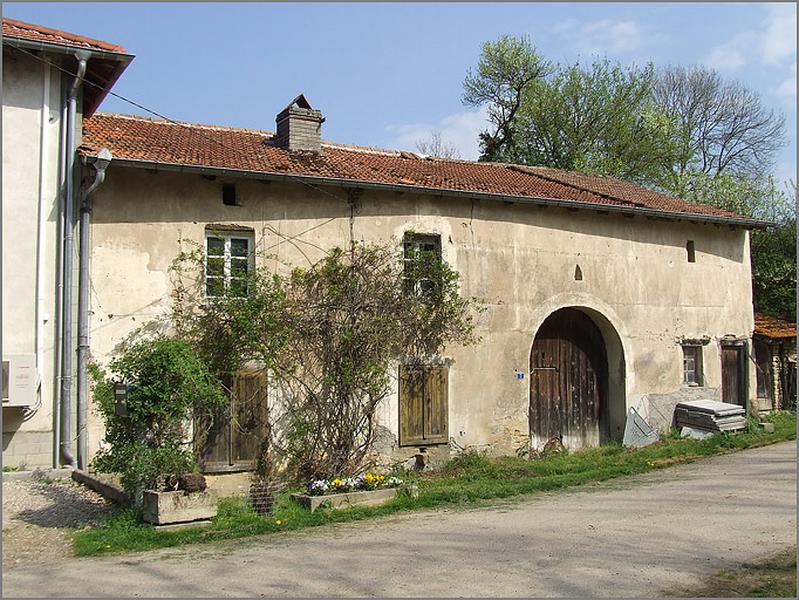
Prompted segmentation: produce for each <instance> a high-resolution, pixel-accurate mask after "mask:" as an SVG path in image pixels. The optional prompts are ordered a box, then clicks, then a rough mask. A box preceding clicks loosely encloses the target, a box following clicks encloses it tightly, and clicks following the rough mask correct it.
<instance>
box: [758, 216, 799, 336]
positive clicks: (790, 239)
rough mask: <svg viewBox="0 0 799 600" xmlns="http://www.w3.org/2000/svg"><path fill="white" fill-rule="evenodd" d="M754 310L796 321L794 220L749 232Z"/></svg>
mask: <svg viewBox="0 0 799 600" xmlns="http://www.w3.org/2000/svg"><path fill="white" fill-rule="evenodd" d="M752 279H753V286H754V297H755V309H756V310H757V311H759V312H762V313H765V314H768V315H773V316H775V317H782V318H784V319H788V320H790V321H793V322H796V219H795V218H793V219H788V220H786V221H784V222H782V223H779V224H778V225H777V226H776V227H773V228H769V229H767V230H765V231H763V230H756V231H753V232H752Z"/></svg>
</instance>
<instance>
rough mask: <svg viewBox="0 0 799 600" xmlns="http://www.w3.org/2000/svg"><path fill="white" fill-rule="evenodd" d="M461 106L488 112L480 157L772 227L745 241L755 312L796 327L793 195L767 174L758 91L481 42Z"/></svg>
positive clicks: (711, 77)
mask: <svg viewBox="0 0 799 600" xmlns="http://www.w3.org/2000/svg"><path fill="white" fill-rule="evenodd" d="M537 65H546V68H543V67H542V68H539V69H538V70H535V69H534V67H535V66H537ZM531 73H535V76H531ZM464 102H465V103H467V104H470V105H472V106H487V110H488V114H489V117H490V118H489V123H490V128H489V129H488V130H486V131H484V132H482V133H481V134H480V139H481V143H482V156H481V159H483V160H492V161H500V162H516V163H522V164H528V165H538V166H547V167H554V168H559V169H568V170H575V171H581V172H586V173H593V174H601V175H612V176H616V177H620V178H622V179H626V180H629V181H633V182H635V183H638V184H640V185H643V186H645V187H649V188H652V189H656V190H658V191H662V192H665V193H667V194H671V195H673V196H676V197H679V198H683V199H685V200H688V201H691V202H701V203H705V204H710V205H713V206H716V207H719V208H722V209H724V210H727V211H730V212H732V213H736V214H739V215H743V216H747V217H753V218H757V219H764V220H767V221H772V222H775V223H777V224H778V227H776V228H774V229H768V230H766V231H753V233H752V264H753V267H752V272H753V287H754V296H755V305H756V306H757V309H758V310H759V311H762V312H765V313H767V314H772V315H775V316H782V317H787V318H790V319H795V316H796V300H795V286H796V234H795V217H794V212H795V189H794V193H793V196H794V199H793V200H791V201H789V200H788V198H787V197H786V195H785V194H783V193H781V192H779V191H778V190H777V189H776V186H775V184H774V181H773V179H772V178H771V177H769V174H770V173H771V172H772V169H773V162H774V156H775V155H776V153H777V151H778V150H779V149H780V148H781V147H782V146H783V144H784V143H785V118H784V116H783V115H781V114H779V113H778V112H776V111H774V110H772V109H769V108H768V107H767V106H765V105H764V104H763V101H762V99H761V98H760V96H759V95H758V93H757V92H755V91H753V90H751V89H749V88H747V87H746V86H744V85H743V84H741V83H739V82H737V81H727V80H724V79H723V78H722V77H721V76H720V75H719V74H718V73H717V72H715V71H713V70H711V69H707V68H704V67H688V68H686V67H667V68H661V69H655V68H654V67H653V66H652V65H648V66H646V67H644V68H639V67H636V66H635V65H632V66H622V65H620V64H617V63H612V62H610V61H608V60H606V59H605V60H597V61H594V62H593V63H592V64H591V65H588V66H584V65H581V64H574V65H566V66H563V65H554V66H553V65H552V64H551V63H549V62H547V61H546V59H545V58H543V57H542V56H541V55H540V54H539V53H538V51H537V50H536V49H535V46H533V44H532V42H531V41H530V40H529V39H527V38H522V39H517V38H512V37H508V36H505V37H503V38H501V39H500V40H499V41H497V42H486V43H485V44H484V45H483V53H482V55H481V57H480V60H479V63H478V69H477V73H476V74H475V73H473V72H472V71H469V74H468V75H467V77H466V80H465V81H464Z"/></svg>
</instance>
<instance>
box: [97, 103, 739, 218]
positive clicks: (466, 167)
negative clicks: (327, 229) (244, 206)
mask: <svg viewBox="0 0 799 600" xmlns="http://www.w3.org/2000/svg"><path fill="white" fill-rule="evenodd" d="M273 138H274V134H273V133H272V132H269V131H260V130H250V129H239V128H233V127H218V126H212V125H200V124H196V123H183V122H181V123H175V122H171V121H166V120H163V119H153V118H148V117H139V116H133V115H117V114H107V113H98V114H96V115H94V116H92V117H91V118H90V119H86V120H84V138H83V143H84V146H83V148H82V151H83V152H84V153H85V154H89V155H91V154H94V153H96V152H97V151H98V150H99V149H100V148H102V147H107V148H108V149H109V150H111V152H112V153H113V154H114V157H116V158H117V159H123V160H132V161H142V162H145V163H157V164H166V165H182V166H191V167H206V168H217V169H230V170H238V171H248V172H253V173H264V174H281V175H297V176H311V177H322V178H325V177H327V178H334V179H339V180H351V181H353V182H355V181H362V182H371V183H380V184H388V185H396V186H410V187H418V188H426V189H431V188H432V189H440V190H449V191H457V192H467V193H468V192H473V193H489V194H497V195H503V196H513V197H520V198H535V199H554V200H563V201H568V202H574V203H575V205H579V204H581V203H582V204H585V203H589V204H599V205H606V206H615V207H624V208H628V209H633V210H635V209H648V210H649V211H662V212H669V213H684V214H685V215H686V217H690V216H691V215H702V216H706V217H714V218H718V219H721V220H723V219H739V220H740V219H743V217H740V216H738V215H735V214H734V213H730V212H727V211H724V210H720V209H718V208H715V207H712V206H707V205H703V204H694V203H690V202H686V201H684V200H680V199H678V198H672V197H669V196H666V195H664V194H658V193H656V192H651V191H649V190H646V189H644V188H641V187H639V186H636V185H633V184H630V183H627V182H624V181H620V180H618V179H614V178H611V177H598V176H590V175H583V174H579V173H573V172H569V171H559V170H557V169H548V168H542V167H526V166H520V165H508V164H501V163H486V162H474V161H464V160H448V159H438V158H425V157H422V156H420V155H417V154H414V153H411V152H402V151H393V150H382V149H376V148H368V147H362V146H350V145H345V144H334V143H330V142H323V143H322V152H321V153H319V154H317V153H312V152H289V151H288V150H285V149H283V148H280V147H278V146H276V145H275V144H274V139H273Z"/></svg>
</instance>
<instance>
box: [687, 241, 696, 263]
mask: <svg viewBox="0 0 799 600" xmlns="http://www.w3.org/2000/svg"><path fill="white" fill-rule="evenodd" d="M685 251H686V253H687V254H688V262H689V263H692V262H696V247H695V246H694V241H693V240H688V241H687V242H686V244H685Z"/></svg>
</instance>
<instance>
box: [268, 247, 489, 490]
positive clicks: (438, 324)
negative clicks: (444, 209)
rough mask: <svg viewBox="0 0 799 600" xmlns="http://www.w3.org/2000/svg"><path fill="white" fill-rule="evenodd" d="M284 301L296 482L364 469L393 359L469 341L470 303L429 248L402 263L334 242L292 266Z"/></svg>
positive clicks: (390, 253)
mask: <svg viewBox="0 0 799 600" xmlns="http://www.w3.org/2000/svg"><path fill="white" fill-rule="evenodd" d="M416 283H423V284H424V285H421V287H419V288H418V289H417V286H416ZM287 298H288V303H287V308H286V320H287V323H288V325H287V326H288V329H289V331H290V335H289V341H288V344H287V350H288V351H287V352H286V353H285V354H284V356H283V358H282V360H281V368H280V369H279V370H276V372H275V377H276V378H278V379H280V384H279V385H282V387H283V390H284V392H285V394H284V398H285V399H286V403H287V404H286V414H285V418H284V419H283V421H282V423H281V428H282V429H283V430H284V431H285V445H284V448H283V451H284V453H285V455H286V456H287V458H288V460H289V466H290V471H291V472H292V473H294V474H295V475H296V477H298V478H299V479H303V480H308V479H319V478H330V477H333V476H334V475H337V474H347V475H352V474H355V473H357V472H359V471H360V470H362V469H363V468H365V467H367V466H368V465H365V464H363V461H364V459H365V458H366V457H367V456H368V454H369V452H370V450H371V447H372V444H373V441H374V436H375V428H374V414H375V410H376V409H377V406H378V404H379V403H380V401H382V399H383V398H384V397H385V396H386V394H387V393H388V390H389V384H390V374H389V366H390V364H391V362H392V361H395V360H404V361H406V362H408V361H410V360H416V361H420V362H424V361H426V360H429V359H430V358H431V357H434V356H435V355H436V354H437V353H439V352H441V351H442V350H443V348H444V347H445V345H446V344H448V343H461V344H468V343H472V342H473V341H474V336H473V330H474V327H473V323H472V315H471V312H470V309H471V306H472V304H473V303H472V302H470V301H468V300H465V299H463V298H461V296H460V293H459V290H458V275H457V273H456V272H455V271H453V270H452V269H451V268H450V267H449V265H447V264H446V262H444V261H442V260H441V259H440V258H439V257H437V256H436V255H434V254H433V253H430V252H420V253H417V254H415V255H412V256H409V257H406V260H405V261H403V260H402V257H400V256H398V255H397V253H396V251H395V250H394V249H393V248H392V247H390V246H380V245H370V244H357V245H354V246H353V247H352V248H351V249H350V250H349V251H344V250H342V249H340V248H335V249H333V250H332V251H331V252H329V253H328V254H327V256H325V258H324V259H322V260H321V261H319V262H318V263H316V264H315V265H312V266H311V267H310V268H308V269H295V270H294V271H293V272H292V274H291V277H290V280H289V282H288V287H287Z"/></svg>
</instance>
